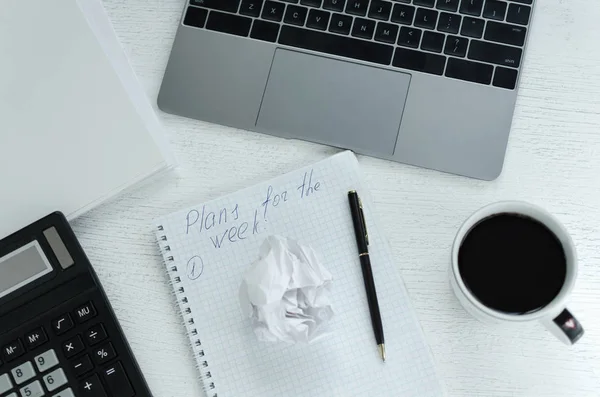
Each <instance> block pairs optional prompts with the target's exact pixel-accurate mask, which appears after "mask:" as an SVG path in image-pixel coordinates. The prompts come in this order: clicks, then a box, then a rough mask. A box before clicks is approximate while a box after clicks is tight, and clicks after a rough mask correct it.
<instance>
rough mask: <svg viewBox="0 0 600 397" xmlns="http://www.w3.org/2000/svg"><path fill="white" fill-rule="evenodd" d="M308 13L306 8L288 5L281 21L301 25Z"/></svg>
mask: <svg viewBox="0 0 600 397" xmlns="http://www.w3.org/2000/svg"><path fill="white" fill-rule="evenodd" d="M306 15H308V8H305V7H298V6H288V7H287V10H286V11H285V17H284V18H283V22H285V23H289V24H291V25H297V26H303V25H304V22H305V21H306Z"/></svg>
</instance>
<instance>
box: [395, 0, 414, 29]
mask: <svg viewBox="0 0 600 397" xmlns="http://www.w3.org/2000/svg"><path fill="white" fill-rule="evenodd" d="M414 16H415V7H412V6H405V5H402V4H396V5H394V11H393V12H392V22H396V23H401V24H403V25H412V23H413V18H414Z"/></svg>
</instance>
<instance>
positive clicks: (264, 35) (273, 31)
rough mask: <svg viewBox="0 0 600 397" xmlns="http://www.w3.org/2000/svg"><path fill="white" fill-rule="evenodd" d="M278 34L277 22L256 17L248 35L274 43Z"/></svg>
mask: <svg viewBox="0 0 600 397" xmlns="http://www.w3.org/2000/svg"><path fill="white" fill-rule="evenodd" d="M278 34H279V25H278V24H276V23H273V22H267V21H261V20H260V19H257V20H256V21H254V24H253V25H252V31H251V32H250V37H252V38H253V39H257V40H263V41H270V42H271V43H274V42H276V41H277V35H278Z"/></svg>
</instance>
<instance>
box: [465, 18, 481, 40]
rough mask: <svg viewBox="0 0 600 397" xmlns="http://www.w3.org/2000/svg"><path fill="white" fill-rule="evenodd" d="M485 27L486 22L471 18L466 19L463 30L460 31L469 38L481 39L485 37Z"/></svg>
mask: <svg viewBox="0 0 600 397" xmlns="http://www.w3.org/2000/svg"><path fill="white" fill-rule="evenodd" d="M484 26H485V21H484V20H483V19H479V18H471V17H465V18H464V21H463V24H462V28H461V29H460V34H462V35H463V36H468V37H475V38H477V39H480V38H481V36H483V27H484Z"/></svg>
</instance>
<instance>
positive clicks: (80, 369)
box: [73, 354, 94, 376]
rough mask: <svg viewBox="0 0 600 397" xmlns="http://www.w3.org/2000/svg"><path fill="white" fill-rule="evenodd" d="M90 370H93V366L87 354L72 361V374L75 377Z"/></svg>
mask: <svg viewBox="0 0 600 397" xmlns="http://www.w3.org/2000/svg"><path fill="white" fill-rule="evenodd" d="M92 368H94V364H93V363H92V360H90V356H88V355H87V354H86V355H85V356H83V357H79V358H78V359H77V360H75V361H73V372H75V376H81V375H83V374H85V373H86V372H89V371H90V370H91V369H92Z"/></svg>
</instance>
